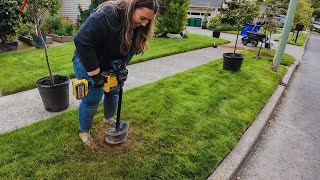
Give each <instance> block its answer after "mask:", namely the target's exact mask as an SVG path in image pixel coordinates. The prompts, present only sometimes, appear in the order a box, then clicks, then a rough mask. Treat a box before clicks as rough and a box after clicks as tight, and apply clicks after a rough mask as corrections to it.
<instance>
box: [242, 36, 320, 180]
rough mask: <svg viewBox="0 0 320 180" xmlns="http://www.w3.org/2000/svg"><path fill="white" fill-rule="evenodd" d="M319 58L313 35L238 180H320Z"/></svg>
mask: <svg viewBox="0 0 320 180" xmlns="http://www.w3.org/2000/svg"><path fill="white" fill-rule="evenodd" d="M319 57H320V35H311V36H310V38H309V41H308V43H307V45H306V52H305V55H304V59H303V61H302V63H301V65H300V67H299V68H298V70H297V72H296V73H295V75H294V77H293V79H292V81H291V83H290V86H289V88H288V91H287V93H286V96H285V98H284V100H283V102H282V103H281V105H280V106H279V108H278V111H277V112H276V114H275V117H274V118H273V119H272V120H270V123H269V126H268V128H266V130H265V132H264V133H263V135H262V137H261V140H260V142H259V143H258V144H257V146H256V148H255V150H254V151H253V152H252V153H251V155H250V156H249V158H248V160H247V162H246V163H245V164H244V166H243V167H242V168H241V169H240V171H239V172H238V173H237V175H236V178H237V179H249V180H251V179H254V180H257V179H259V180H270V179H271V180H278V179H279V180H286V179H288V180H289V179H290V180H296V179H297V180H298V179H299V180H300V179H308V180H318V179H320V114H319V112H320V58H319Z"/></svg>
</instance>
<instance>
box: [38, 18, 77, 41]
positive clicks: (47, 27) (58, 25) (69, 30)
mask: <svg viewBox="0 0 320 180" xmlns="http://www.w3.org/2000/svg"><path fill="white" fill-rule="evenodd" d="M73 29H74V25H73V23H72V22H71V21H70V20H69V19H66V18H64V17H63V15H61V14H56V15H54V16H49V17H48V18H46V19H45V20H44V22H43V23H42V25H41V31H42V32H44V33H47V34H57V35H60V36H70V35H72V34H73Z"/></svg>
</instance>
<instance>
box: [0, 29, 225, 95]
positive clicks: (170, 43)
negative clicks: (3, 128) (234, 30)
mask: <svg viewBox="0 0 320 180" xmlns="http://www.w3.org/2000/svg"><path fill="white" fill-rule="evenodd" d="M227 42H229V41H226V40H223V39H217V38H213V37H207V36H202V35H196V34H188V38H186V39H167V38H156V39H154V40H153V41H152V43H151V46H150V49H149V50H148V51H147V52H146V53H145V54H144V55H142V56H135V57H134V58H133V60H132V61H131V64H133V63H138V62H142V61H147V60H150V59H154V58H158V57H163V56H168V55H172V54H177V53H181V52H186V51H191V50H195V49H200V48H205V47H210V46H212V44H214V43H217V44H224V43H227ZM74 49H75V47H74V44H73V43H65V44H63V45H60V46H57V47H51V48H49V49H48V54H49V58H50V63H51V67H52V71H53V73H54V74H60V75H67V76H70V77H74V72H73V67H72V63H71V60H72V56H73V52H74ZM0 64H1V66H0V77H1V78H0V90H1V91H2V93H3V95H8V94H13V93H16V92H20V91H23V90H28V89H31V88H34V87H35V83H34V82H35V81H36V80H37V79H39V78H41V77H44V76H48V74H49V73H48V70H47V66H46V62H45V58H44V51H43V49H36V50H26V51H17V52H8V53H3V54H0Z"/></svg>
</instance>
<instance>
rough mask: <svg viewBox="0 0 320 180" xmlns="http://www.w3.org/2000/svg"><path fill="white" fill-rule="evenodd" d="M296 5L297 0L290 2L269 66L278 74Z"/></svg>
mask: <svg viewBox="0 0 320 180" xmlns="http://www.w3.org/2000/svg"><path fill="white" fill-rule="evenodd" d="M297 3H298V0H290V4H289V8H288V12H287V17H286V21H285V22H284V26H283V30H282V33H281V39H280V41H279V46H278V49H277V51H276V54H275V55H274V58H273V62H272V66H271V69H272V70H273V71H276V72H278V69H279V65H280V63H281V60H282V57H283V53H284V50H285V48H286V44H287V40H288V37H289V33H290V30H291V26H292V22H293V19H294V14H295V12H296V7H297Z"/></svg>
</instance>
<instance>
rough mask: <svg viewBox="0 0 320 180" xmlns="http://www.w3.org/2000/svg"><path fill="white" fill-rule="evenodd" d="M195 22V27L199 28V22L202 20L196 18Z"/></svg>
mask: <svg viewBox="0 0 320 180" xmlns="http://www.w3.org/2000/svg"><path fill="white" fill-rule="evenodd" d="M195 21H196V24H195V26H196V27H201V21H202V19H201V18H196V19H195Z"/></svg>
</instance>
